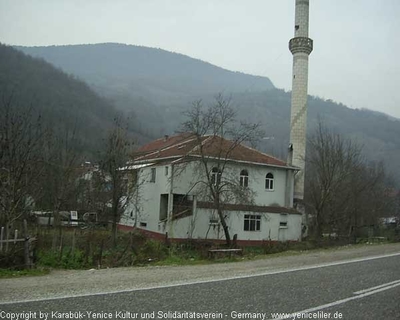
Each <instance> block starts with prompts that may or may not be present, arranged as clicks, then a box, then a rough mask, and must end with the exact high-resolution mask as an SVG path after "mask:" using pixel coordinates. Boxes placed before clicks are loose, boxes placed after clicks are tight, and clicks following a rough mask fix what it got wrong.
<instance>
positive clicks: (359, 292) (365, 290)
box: [353, 280, 400, 294]
mask: <svg viewBox="0 0 400 320" xmlns="http://www.w3.org/2000/svg"><path fill="white" fill-rule="evenodd" d="M395 283H400V280H395V281H392V282H388V283H384V284H381V285H379V286H376V287H372V288H368V289H364V290H360V291H356V292H353V294H363V293H365V292H368V291H374V290H375V289H379V288H383V287H386V286H390V285H391V284H395Z"/></svg>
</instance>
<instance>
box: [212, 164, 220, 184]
mask: <svg viewBox="0 0 400 320" xmlns="http://www.w3.org/2000/svg"><path fill="white" fill-rule="evenodd" d="M220 183H221V170H218V168H216V167H214V168H212V171H211V184H212V185H214V186H217V185H219V184H220Z"/></svg>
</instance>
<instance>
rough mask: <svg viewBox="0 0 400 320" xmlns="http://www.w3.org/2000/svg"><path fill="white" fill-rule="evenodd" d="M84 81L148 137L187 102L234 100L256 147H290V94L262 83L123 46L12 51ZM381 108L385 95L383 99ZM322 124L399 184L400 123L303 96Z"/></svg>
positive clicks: (281, 151) (171, 127) (173, 121)
mask: <svg viewBox="0 0 400 320" xmlns="http://www.w3.org/2000/svg"><path fill="white" fill-rule="evenodd" d="M18 49H19V50H22V51H23V52H25V53H27V54H30V55H33V56H36V57H41V58H43V59H45V60H46V61H48V62H50V63H52V64H54V65H55V66H57V67H59V68H61V69H62V70H64V71H65V72H68V73H70V74H73V75H74V76H76V77H78V78H80V79H81V80H83V81H85V82H87V83H88V84H89V85H90V86H91V87H92V88H93V89H95V91H97V93H99V94H100V95H102V96H104V97H107V99H109V101H110V102H112V103H113V104H114V105H115V106H116V107H117V108H118V109H120V110H124V111H127V112H129V113H130V114H131V115H132V117H134V118H135V119H136V120H137V121H136V122H135V123H136V129H137V130H139V131H140V132H146V135H147V136H152V137H159V136H161V135H163V134H172V133H173V132H174V131H175V130H176V129H177V128H178V127H179V124H180V123H181V122H182V120H183V112H184V111H185V110H187V109H188V107H189V105H190V103H191V102H193V101H194V100H198V99H202V100H204V101H205V102H207V101H212V98H213V96H214V95H215V94H216V93H219V92H222V93H224V94H225V96H232V102H233V104H234V105H235V106H236V109H237V111H238V115H239V118H240V119H243V120H250V121H257V122H261V123H262V125H263V127H264V130H265V132H266V137H265V139H264V140H263V141H262V142H261V144H260V146H259V147H260V148H261V149H262V150H264V151H268V152H272V153H274V154H275V155H277V156H279V157H282V158H284V157H285V155H286V147H287V144H288V141H289V121H290V120H289V119H290V92H285V91H283V90H280V89H277V88H275V87H274V86H273V85H272V82H271V81H270V80H269V79H268V78H265V77H255V76H251V75H246V74H242V73H238V72H232V71H228V70H224V69H222V68H219V67H216V66H213V65H211V64H209V63H206V62H203V61H200V60H196V59H192V58H190V57H187V56H184V55H181V54H176V53H172V52H167V51H164V50H161V49H153V48H146V47H139V46H131V45H121V44H97V45H73V46H51V47H18ZM382 101H383V103H384V97H382ZM318 121H323V122H324V123H325V124H326V125H327V126H328V127H330V128H332V129H333V130H335V131H336V132H338V133H340V134H343V135H345V136H346V137H351V138H354V139H356V140H357V142H358V143H360V144H362V145H363V146H364V152H365V154H366V156H367V158H368V159H369V160H371V161H372V160H373V161H384V162H385V164H386V167H387V168H388V171H389V172H391V173H392V174H393V176H394V177H396V178H397V180H398V181H400V179H399V176H400V174H399V173H400V120H399V119H396V118H392V117H389V116H387V115H385V114H382V113H379V112H374V111H369V110H354V109H350V108H347V107H346V106H344V105H343V104H340V103H336V102H333V101H331V100H323V99H319V98H316V97H309V112H308V132H309V133H310V132H312V131H313V130H314V129H315V127H316V124H317V123H318Z"/></svg>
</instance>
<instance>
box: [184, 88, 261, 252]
mask: <svg viewBox="0 0 400 320" xmlns="http://www.w3.org/2000/svg"><path fill="white" fill-rule="evenodd" d="M186 117H187V121H186V122H184V123H183V124H182V131H183V132H187V133H191V134H193V135H194V136H195V138H196V154H197V155H198V156H199V158H200V160H199V161H198V166H197V170H196V171H197V175H198V177H197V183H196V184H197V185H198V186H199V187H200V189H199V190H201V191H203V192H201V193H202V196H203V197H205V198H206V199H207V200H208V201H210V202H212V203H213V206H214V208H215V209H216V211H217V214H218V217H219V220H220V223H221V225H222V228H223V230H224V235H225V239H226V243H227V245H228V246H230V245H231V235H230V232H229V226H228V224H227V217H226V215H225V213H224V204H227V203H235V202H238V203H250V202H251V201H252V196H253V194H252V192H251V190H249V189H248V188H243V187H241V186H240V181H239V180H238V179H237V177H231V176H230V174H229V170H228V163H229V161H230V157H231V155H232V153H233V152H234V151H235V149H237V147H238V146H240V145H241V144H242V143H245V142H247V143H254V142H255V141H256V140H258V139H259V138H260V137H261V131H260V130H259V124H248V123H245V122H238V121H237V120H236V113H235V111H234V109H233V108H232V106H231V100H230V99H225V98H224V97H223V95H222V94H219V95H217V96H216V97H215V103H214V104H213V105H211V106H209V107H208V108H206V107H204V106H203V103H202V102H201V101H196V102H194V103H193V106H192V108H191V109H190V110H189V111H188V112H187V113H186ZM226 139H229V141H228V140H226ZM188 156H190V155H188Z"/></svg>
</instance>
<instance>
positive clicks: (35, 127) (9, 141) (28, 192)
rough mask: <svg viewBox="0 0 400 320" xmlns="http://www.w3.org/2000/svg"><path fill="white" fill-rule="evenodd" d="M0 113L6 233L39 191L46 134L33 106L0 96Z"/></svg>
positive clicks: (0, 198)
mask: <svg viewBox="0 0 400 320" xmlns="http://www.w3.org/2000/svg"><path fill="white" fill-rule="evenodd" d="M1 103H2V106H1V109H2V111H1V112H0V182H1V185H0V225H5V226H6V227H7V231H8V229H9V226H11V225H12V224H13V223H14V222H15V221H18V220H19V219H20V218H22V217H24V215H25V216H26V214H27V212H28V211H29V208H30V206H31V205H33V203H34V200H35V199H36V198H37V195H38V193H39V191H40V188H39V187H38V177H39V176H40V175H41V166H40V163H41V160H42V154H41V147H42V143H43V141H44V137H45V131H44V130H43V129H42V126H41V122H42V121H41V118H40V116H35V110H34V108H33V107H32V106H29V107H25V106H20V105H18V104H17V103H16V102H15V101H14V100H13V96H12V95H10V96H8V97H7V98H6V97H4V96H3V97H2V101H1Z"/></svg>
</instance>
